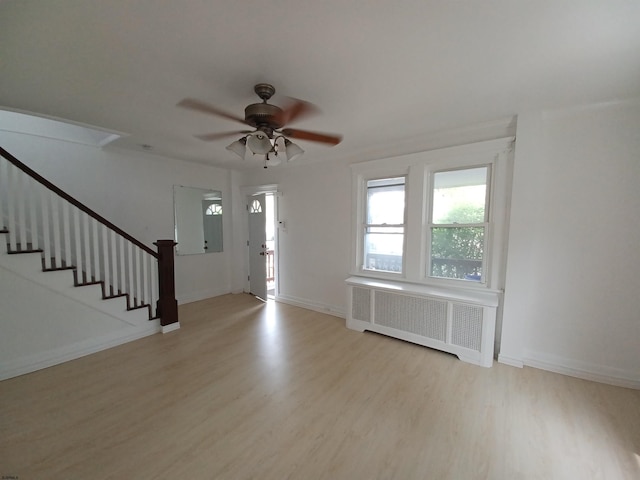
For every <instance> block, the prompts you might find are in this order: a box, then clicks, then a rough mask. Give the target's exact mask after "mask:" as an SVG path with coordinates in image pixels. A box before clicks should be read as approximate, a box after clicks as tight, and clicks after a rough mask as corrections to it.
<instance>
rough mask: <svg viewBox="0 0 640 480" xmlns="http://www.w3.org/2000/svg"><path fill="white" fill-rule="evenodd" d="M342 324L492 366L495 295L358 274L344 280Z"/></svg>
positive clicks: (484, 365) (495, 309)
mask: <svg viewBox="0 0 640 480" xmlns="http://www.w3.org/2000/svg"><path fill="white" fill-rule="evenodd" d="M347 287H348V310H347V327H348V328H350V329H352V330H358V331H365V330H369V331H372V332H377V333H382V334H384V335H389V336H392V337H396V338H400V339H402V340H406V341H409V342H413V343H417V344H419V345H424V346H426V347H431V348H435V349H438V350H442V351H445V352H450V353H453V354H454V355H457V356H458V358H459V359H460V360H463V361H465V362H469V363H473V364H476V365H480V366H483V367H490V366H491V365H492V364H493V346H494V335H495V323H496V311H497V307H498V296H497V294H494V293H489V292H484V291H477V292H475V291H464V292H462V291H457V290H451V291H450V290H448V289H439V288H433V287H428V286H425V285H415V284H405V283H402V282H393V281H386V280H373V279H369V278H364V277H351V278H349V279H347Z"/></svg>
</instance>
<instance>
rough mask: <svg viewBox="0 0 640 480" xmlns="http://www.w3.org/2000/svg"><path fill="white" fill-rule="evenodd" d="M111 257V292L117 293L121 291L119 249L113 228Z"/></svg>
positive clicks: (110, 238)
mask: <svg viewBox="0 0 640 480" xmlns="http://www.w3.org/2000/svg"><path fill="white" fill-rule="evenodd" d="M105 228H106V227H105ZM109 257H110V259H111V294H112V295H116V294H117V293H119V292H118V284H119V279H118V250H117V245H116V232H114V231H113V230H109Z"/></svg>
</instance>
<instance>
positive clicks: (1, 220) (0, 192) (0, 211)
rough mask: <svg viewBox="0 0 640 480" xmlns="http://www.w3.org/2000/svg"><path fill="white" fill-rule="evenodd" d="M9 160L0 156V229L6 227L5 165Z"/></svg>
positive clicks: (6, 165)
mask: <svg viewBox="0 0 640 480" xmlns="http://www.w3.org/2000/svg"><path fill="white" fill-rule="evenodd" d="M8 165H9V162H7V161H5V159H4V158H2V157H0V230H4V229H8V225H7V216H6V213H5V203H6V199H5V196H6V193H5V192H7V190H8V189H7V167H8Z"/></svg>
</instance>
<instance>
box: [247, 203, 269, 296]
mask: <svg viewBox="0 0 640 480" xmlns="http://www.w3.org/2000/svg"><path fill="white" fill-rule="evenodd" d="M266 206H267V205H266V203H265V195H264V194H262V195H255V196H252V197H249V290H250V292H251V293H252V294H253V295H255V296H256V297H259V298H262V299H263V300H266V299H267V257H266V256H265V255H266V252H267V234H266V231H267V229H266V225H267V214H266V210H267V208H266Z"/></svg>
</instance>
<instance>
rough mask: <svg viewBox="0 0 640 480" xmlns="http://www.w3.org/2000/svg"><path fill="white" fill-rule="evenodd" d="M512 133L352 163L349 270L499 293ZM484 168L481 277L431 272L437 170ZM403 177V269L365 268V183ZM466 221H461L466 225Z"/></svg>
mask: <svg viewBox="0 0 640 480" xmlns="http://www.w3.org/2000/svg"><path fill="white" fill-rule="evenodd" d="M514 140H515V139H514V137H506V138H499V139H497V140H488V141H484V142H478V143H474V144H468V145H461V146H455V147H448V148H442V149H437V150H429V151H422V152H418V153H412V154H408V155H402V156H397V157H389V158H383V159H380V160H372V161H368V162H361V163H356V164H352V165H351V170H352V205H353V210H352V211H353V220H354V221H353V222H352V243H351V245H352V254H351V259H352V261H351V269H350V272H349V273H350V274H351V275H356V276H361V277H367V278H373V279H376V278H377V279H381V280H383V279H389V280H395V281H400V282H408V283H415V284H422V285H428V286H432V287H436V288H438V287H442V288H445V289H456V290H458V289H464V290H468V291H476V292H479V291H488V292H501V291H502V289H503V287H504V271H505V264H506V241H507V227H508V204H509V199H510V192H511V175H512V170H513V154H512V153H513V142H514ZM485 166H487V167H489V170H488V172H487V175H488V181H487V194H486V198H485V205H486V206H485V208H486V210H485V222H484V224H483V226H484V228H485V238H484V251H483V259H482V262H483V263H482V272H483V281H482V282H478V281H472V280H464V279H452V278H443V277H432V276H430V265H431V260H430V255H431V254H430V249H431V230H430V228H431V226H432V218H431V215H432V207H431V205H432V203H433V182H434V175H435V173H437V172H442V171H450V170H459V169H469V168H475V167H485ZM402 176H404V177H405V211H404V216H405V220H404V222H405V223H404V238H403V258H402V262H403V263H402V273H401V274H399V273H393V272H382V271H375V270H367V269H365V268H363V267H364V265H363V263H364V228H363V227H364V223H365V221H366V214H367V212H366V194H367V188H366V186H367V182H368V181H370V180H376V179H383V178H393V177H402ZM465 225H466V224H465Z"/></svg>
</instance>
